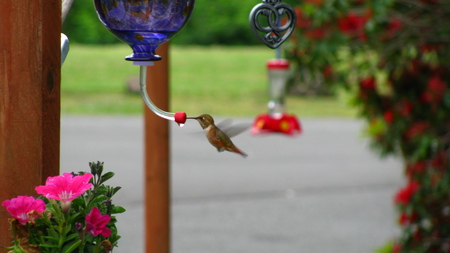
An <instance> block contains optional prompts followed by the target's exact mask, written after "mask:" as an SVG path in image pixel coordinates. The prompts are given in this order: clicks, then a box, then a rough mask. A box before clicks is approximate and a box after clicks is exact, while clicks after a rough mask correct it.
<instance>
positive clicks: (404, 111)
mask: <svg viewBox="0 0 450 253" xmlns="http://www.w3.org/2000/svg"><path fill="white" fill-rule="evenodd" d="M412 109H413V104H412V103H411V102H409V101H406V100H404V101H403V102H402V103H401V104H400V107H399V113H400V115H401V116H403V117H409V116H410V115H411V111H412Z"/></svg>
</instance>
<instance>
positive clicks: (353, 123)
mask: <svg viewBox="0 0 450 253" xmlns="http://www.w3.org/2000/svg"><path fill="white" fill-rule="evenodd" d="M236 121H237V122H246V123H249V124H251V122H252V119H236ZM188 123H189V124H187V125H186V126H185V127H183V128H179V127H178V126H177V125H176V124H171V127H172V128H171V135H172V141H171V143H172V150H171V154H172V159H171V165H172V168H171V176H172V203H173V204H172V252H173V253H203V252H205V253H210V252H214V253H231V252H233V253H240V252H243V253H266V252H267V253H296V252H308V253H316V252H317V253H326V252H345V253H364V252H373V250H374V249H375V248H377V247H379V246H381V245H383V244H384V243H385V242H386V241H387V240H388V239H390V238H392V237H394V236H396V235H397V234H398V228H397V226H396V224H395V221H396V215H395V210H394V206H393V205H392V196H393V194H394V193H395V192H396V190H397V189H398V188H399V187H401V186H402V182H403V179H402V166H401V163H400V161H399V160H396V159H393V158H390V159H386V160H380V159H379V158H378V156H377V155H376V154H375V153H374V152H372V151H370V149H369V147H368V144H367V140H366V139H364V138H362V137H361V129H362V127H363V123H362V122H361V121H357V120H348V119H303V120H302V124H303V128H304V133H303V134H302V135H301V136H299V137H297V138H288V137H286V136H281V135H270V136H258V137H255V136H251V135H250V134H248V133H243V134H241V135H239V136H236V137H235V138H233V141H234V143H235V144H236V145H237V146H238V147H239V148H240V149H242V150H244V151H245V152H246V153H247V154H248V155H249V157H247V158H246V159H244V158H242V157H240V156H239V155H236V154H232V153H218V152H217V151H216V150H215V149H214V148H213V147H212V146H210V144H209V143H208V142H207V141H206V139H205V138H204V137H203V136H202V135H200V134H199V133H198V131H199V130H200V127H199V125H198V123H197V122H188ZM174 140H176V141H174ZM97 160H100V161H104V162H105V167H106V169H107V170H111V171H114V172H115V173H116V177H115V178H114V181H112V182H111V184H114V185H120V186H122V187H123V188H122V190H121V191H120V192H119V193H118V194H117V198H116V203H118V204H119V205H122V206H124V207H125V208H126V209H127V212H126V213H124V214H121V215H118V219H119V223H118V226H119V231H120V234H121V235H122V236H123V238H122V239H121V242H120V247H119V248H118V250H116V251H115V252H119V253H121V252H123V253H125V252H143V245H144V243H143V231H144V228H143V225H142V219H143V209H142V208H143V204H142V198H143V184H142V180H143V172H142V167H143V120H142V118H141V117H117V116H114V117H108V116H100V117H85V116H82V117H81V116H80V117H77V116H70V117H69V116H65V117H63V118H62V128H61V168H62V171H64V172H65V171H68V172H70V171H79V170H88V169H89V167H88V162H90V161H97ZM130 249H135V250H134V251H130Z"/></svg>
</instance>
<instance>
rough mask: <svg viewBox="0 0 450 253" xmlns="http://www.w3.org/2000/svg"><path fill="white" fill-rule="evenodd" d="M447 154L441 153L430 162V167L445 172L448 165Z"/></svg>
mask: <svg viewBox="0 0 450 253" xmlns="http://www.w3.org/2000/svg"><path fill="white" fill-rule="evenodd" d="M447 159H448V157H447V153H446V151H445V150H443V151H441V152H439V153H438V154H437V155H436V156H435V157H434V158H433V159H432V160H431V162H430V165H431V166H432V167H433V168H435V169H439V170H445V167H446V165H447Z"/></svg>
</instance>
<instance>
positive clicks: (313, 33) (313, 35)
mask: <svg viewBox="0 0 450 253" xmlns="http://www.w3.org/2000/svg"><path fill="white" fill-rule="evenodd" d="M328 34H329V31H328V30H327V29H326V28H324V27H318V28H315V29H311V30H308V31H305V37H307V38H309V39H316V40H319V39H323V38H325V37H326V36H327V35H328Z"/></svg>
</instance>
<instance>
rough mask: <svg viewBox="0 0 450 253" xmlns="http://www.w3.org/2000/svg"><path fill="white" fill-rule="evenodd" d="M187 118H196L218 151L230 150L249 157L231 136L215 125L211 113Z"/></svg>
mask: <svg viewBox="0 0 450 253" xmlns="http://www.w3.org/2000/svg"><path fill="white" fill-rule="evenodd" d="M187 119H195V120H197V121H198V123H200V126H201V127H202V128H203V130H205V132H206V138H208V141H209V143H211V145H213V146H214V147H215V148H217V151H219V152H223V151H225V150H226V151H229V152H234V153H237V154H240V155H242V156H243V157H247V154H246V153H244V152H242V151H241V150H239V149H238V148H237V147H236V146H234V144H233V142H232V141H231V139H230V137H228V135H226V134H225V133H224V132H223V131H222V130H221V129H220V128H218V127H217V126H216V125H214V119H213V117H212V116H211V115H209V114H202V115H200V116H198V117H187Z"/></svg>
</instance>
